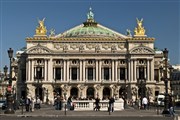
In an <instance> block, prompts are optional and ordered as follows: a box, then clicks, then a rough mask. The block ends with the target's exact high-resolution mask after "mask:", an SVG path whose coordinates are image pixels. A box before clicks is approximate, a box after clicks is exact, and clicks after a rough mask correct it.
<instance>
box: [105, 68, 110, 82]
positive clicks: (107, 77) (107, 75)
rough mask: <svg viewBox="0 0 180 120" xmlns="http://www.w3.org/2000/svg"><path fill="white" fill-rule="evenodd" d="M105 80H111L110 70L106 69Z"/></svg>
mask: <svg viewBox="0 0 180 120" xmlns="http://www.w3.org/2000/svg"><path fill="white" fill-rule="evenodd" d="M104 80H109V68H104Z"/></svg>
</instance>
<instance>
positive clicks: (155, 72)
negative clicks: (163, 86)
mask: <svg viewBox="0 0 180 120" xmlns="http://www.w3.org/2000/svg"><path fill="white" fill-rule="evenodd" d="M154 79H155V80H156V81H159V70H158V69H155V70H154Z"/></svg>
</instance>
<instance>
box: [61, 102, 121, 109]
mask: <svg viewBox="0 0 180 120" xmlns="http://www.w3.org/2000/svg"><path fill="white" fill-rule="evenodd" d="M72 103H73V105H74V110H75V111H88V110H93V109H94V107H95V101H94V100H73V101H72ZM65 104H67V102H66V101H64V102H63V104H62V107H63V108H62V110H64V108H65ZM99 105H100V111H107V110H108V106H109V100H101V101H100V104H99ZM114 110H115V111H120V110H124V101H123V99H119V100H115V102H114Z"/></svg>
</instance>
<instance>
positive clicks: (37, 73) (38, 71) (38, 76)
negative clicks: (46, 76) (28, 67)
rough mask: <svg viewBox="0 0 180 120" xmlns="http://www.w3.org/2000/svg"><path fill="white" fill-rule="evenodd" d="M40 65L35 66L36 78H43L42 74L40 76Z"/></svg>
mask: <svg viewBox="0 0 180 120" xmlns="http://www.w3.org/2000/svg"><path fill="white" fill-rule="evenodd" d="M42 69H43V68H42V67H37V68H36V79H43V76H42Z"/></svg>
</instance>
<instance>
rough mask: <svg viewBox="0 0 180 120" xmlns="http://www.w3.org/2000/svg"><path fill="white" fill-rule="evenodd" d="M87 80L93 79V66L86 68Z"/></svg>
mask: <svg viewBox="0 0 180 120" xmlns="http://www.w3.org/2000/svg"><path fill="white" fill-rule="evenodd" d="M88 80H93V68H88Z"/></svg>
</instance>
